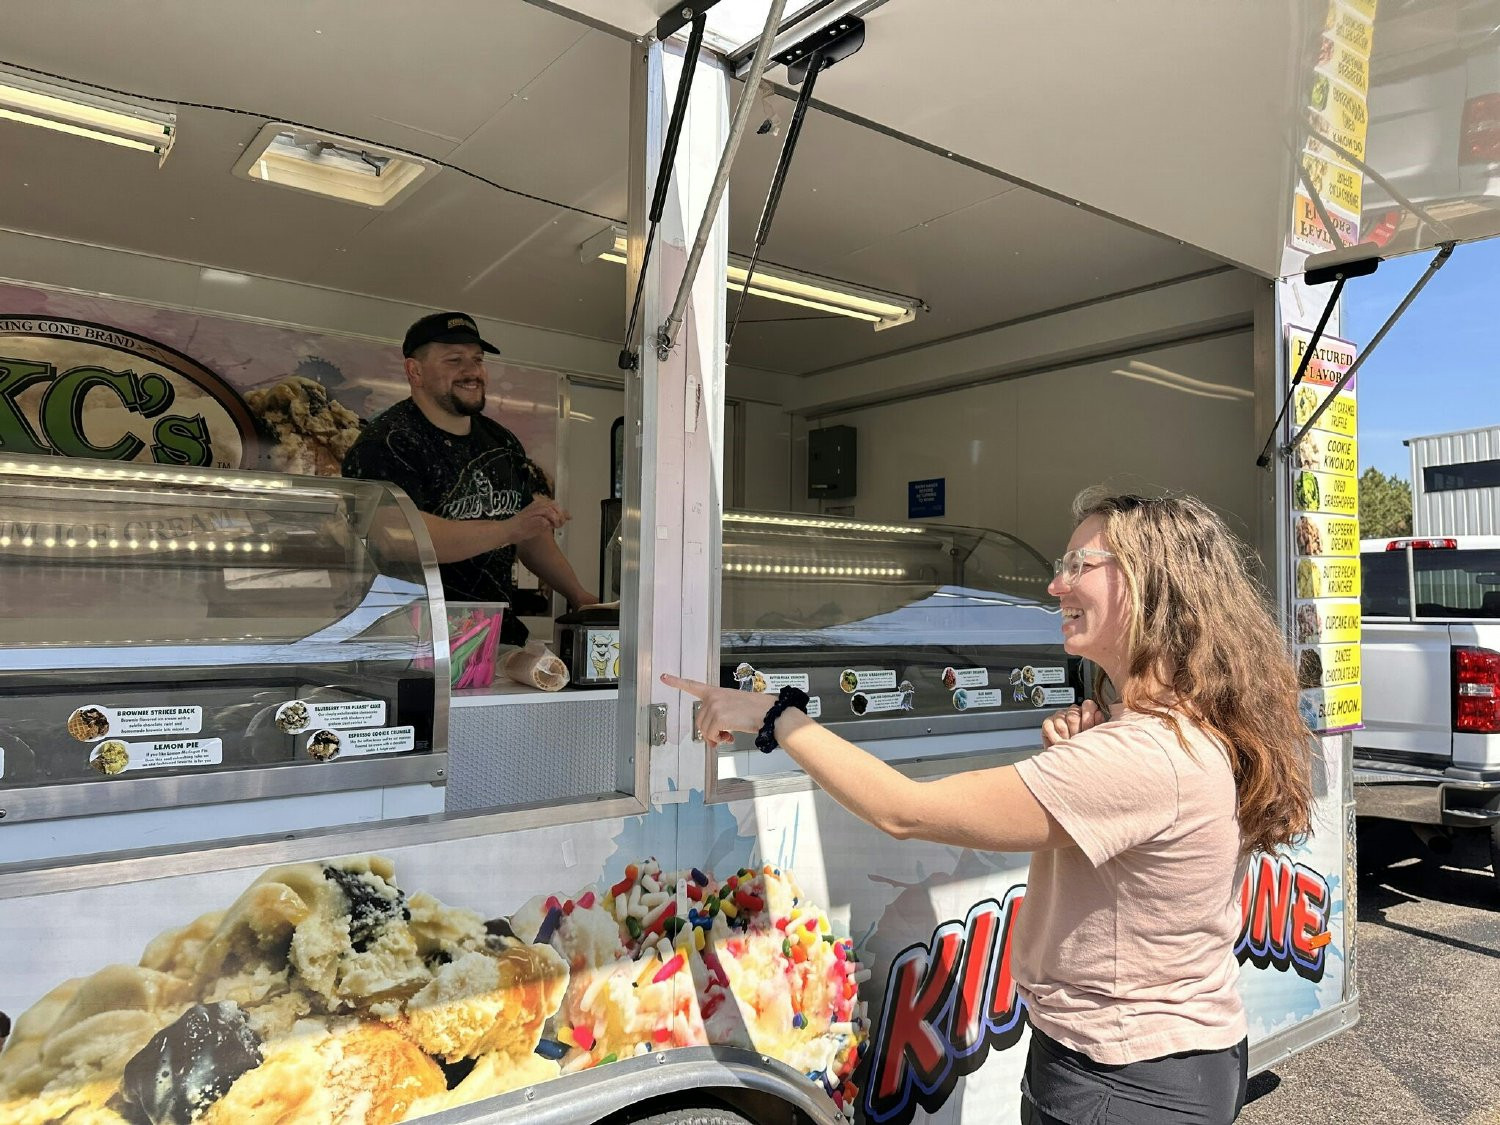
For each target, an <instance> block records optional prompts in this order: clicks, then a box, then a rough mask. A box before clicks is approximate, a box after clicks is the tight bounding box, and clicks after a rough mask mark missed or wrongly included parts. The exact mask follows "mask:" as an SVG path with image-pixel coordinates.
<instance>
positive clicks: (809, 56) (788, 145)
mask: <svg viewBox="0 0 1500 1125" xmlns="http://www.w3.org/2000/svg"><path fill="white" fill-rule="evenodd" d="M864 45H865V21H864V20H862V19H860V18H859V17H858V16H848V17H846V18H844V19H841V20H839V21H838V23H837V24H836V25H834V26H832V27H825V28H821V29H819V30H818V31H817V32H816V33H815V34H813V35H811V36H809V37H808V38H806V39H804V40H802V41H801V42H799V43H797V44H795V45H793V46H791V47H789V48H787V49H786V50H785V51H782V52H781V53H780V54H778V55H776V56H774V58H773V61H774V62H778V63H785V64H786V73H787V80H788V81H790V82H791V84H792V85H793V86H795V85H797V84H798V83H799V82H800V83H801V85H802V90H801V92H800V93H798V95H797V108H796V109H795V110H794V111H793V112H792V120H791V124H790V125H788V126H787V130H786V138H785V139H784V140H783V141H782V142H781V156H780V157H779V158H778V159H777V161H776V171H775V172H774V173H773V174H772V176H771V186H770V188H769V190H768V191H767V192H766V202H765V206H764V207H762V208H761V212H760V225H759V226H758V227H756V229H755V245H754V247H753V248H752V251H751V254H750V264H749V265H748V266H747V267H746V268H745V282H744V286H743V287H742V288H741V289H740V299H739V303H738V304H736V305H735V309H734V321H733V322H732V323H731V324H730V325H729V331H728V332H727V333H726V334H725V336H724V355H725V357H726V358H727V357H728V355H729V349H730V347H731V346H732V345H733V344H734V333H735V329H737V328H738V327H739V326H740V317H741V316H743V315H744V312H745V302H746V301H747V300H748V299H749V297H750V284H751V282H752V281H753V280H754V278H755V267H756V266H757V265H758V264H759V263H760V252H761V250H762V249H763V248H764V247H765V244H766V239H767V238H768V237H770V234H771V223H772V221H773V220H774V219H775V218H776V208H777V206H778V205H779V204H780V203H781V189H782V188H783V187H784V186H785V185H786V177H787V173H788V172H789V171H790V170H791V167H792V155H793V153H795V152H796V150H797V138H798V137H799V136H800V135H801V133H802V121H803V119H804V118H805V117H806V116H807V106H808V103H809V102H811V101H812V96H813V88H814V87H815V86H816V85H817V82H818V75H819V74H821V73H822V72H823V71H825V70H827V69H828V68H829V67H831V66H832V65H833V64H834V63H836V62H842V61H843V60H844V59H847V58H848V57H849V56H850V55H852V54H854V53H855V52H856V51H858V50H859V49H860V48H861V47H863V46H864Z"/></svg>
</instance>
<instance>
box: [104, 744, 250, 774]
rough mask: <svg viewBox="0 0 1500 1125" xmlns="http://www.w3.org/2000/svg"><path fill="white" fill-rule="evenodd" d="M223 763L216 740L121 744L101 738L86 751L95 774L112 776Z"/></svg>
mask: <svg viewBox="0 0 1500 1125" xmlns="http://www.w3.org/2000/svg"><path fill="white" fill-rule="evenodd" d="M223 760H224V743H223V741H222V740H220V739H217V738H193V739H188V740H185V741H180V742H125V741H123V740H121V739H118V738H109V739H105V740H104V741H103V742H101V743H99V744H98V745H96V746H94V747H93V748H92V749H91V750H90V751H89V765H90V766H91V767H92V768H93V769H94V771H95V772H96V773H102V774H104V776H106V777H114V776H115V775H116V774H121V773H124V772H125V771H126V770H182V769H193V768H194V767H197V766H217V765H219V764H220V763H221V762H223Z"/></svg>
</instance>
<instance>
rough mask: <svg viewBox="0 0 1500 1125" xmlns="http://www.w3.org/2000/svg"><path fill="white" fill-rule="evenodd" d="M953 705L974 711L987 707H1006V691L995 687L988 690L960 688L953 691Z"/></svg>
mask: <svg viewBox="0 0 1500 1125" xmlns="http://www.w3.org/2000/svg"><path fill="white" fill-rule="evenodd" d="M953 706H954V708H955V709H956V710H959V711H973V710H977V709H981V708H985V707H1004V706H1005V693H1004V692H1002V691H998V690H996V689H993V688H991V689H988V690H985V689H979V690H970V689H968V688H959V689H958V690H957V691H955V692H954V693H953Z"/></svg>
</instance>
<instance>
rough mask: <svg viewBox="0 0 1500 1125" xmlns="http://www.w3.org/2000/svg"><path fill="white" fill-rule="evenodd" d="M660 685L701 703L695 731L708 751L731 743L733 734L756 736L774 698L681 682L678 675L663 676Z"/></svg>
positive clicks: (691, 682)
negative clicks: (685, 693)
mask: <svg viewBox="0 0 1500 1125" xmlns="http://www.w3.org/2000/svg"><path fill="white" fill-rule="evenodd" d="M661 682H662V683H664V684H666V685H667V686H668V687H674V688H676V689H677V690H678V691H685V692H687V693H688V694H689V695H691V696H694V697H695V698H697V699H698V700H700V701H701V702H702V704H703V706H702V707H700V708H699V709H698V732H699V734H701V735H702V736H703V741H704V742H706V743H708V745H709V747H710V748H712V747H715V746H718V745H720V744H721V743H724V742H732V741H734V732H735V731H744V732H745V733H746V734H758V733H759V732H760V728H761V724H762V723H764V722H765V721H766V712H767V711H769V710H770V709H771V704H773V703H775V702H776V697H775V696H774V695H766V694H765V693H763V692H758V691H737V690H735V689H734V688H721V687H714V686H713V685H712V684H705V683H703V682H701V681H699V680H684V679H682V678H681V677H680V676H668V675H665V674H663V676H662V678H661Z"/></svg>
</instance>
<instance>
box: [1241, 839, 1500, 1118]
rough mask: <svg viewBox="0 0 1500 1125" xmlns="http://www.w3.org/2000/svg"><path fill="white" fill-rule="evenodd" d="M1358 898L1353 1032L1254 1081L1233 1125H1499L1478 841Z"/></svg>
mask: <svg viewBox="0 0 1500 1125" xmlns="http://www.w3.org/2000/svg"><path fill="white" fill-rule="evenodd" d="M1372 828H1373V830H1376V831H1387V830H1389V829H1390V828H1393V829H1394V830H1395V831H1397V832H1401V833H1403V834H1404V833H1406V832H1408V831H1409V830H1406V829H1403V828H1401V826H1386V825H1384V824H1376V825H1373V826H1371V827H1366V828H1365V829H1364V831H1365V832H1369V831H1371V830H1372ZM1403 838H1405V837H1403ZM1382 839H1385V840H1388V839H1389V837H1383V838H1382ZM1377 842H1379V841H1377ZM1405 850H1406V851H1408V852H1413V853H1414V852H1416V851H1417V850H1419V845H1417V844H1416V842H1415V841H1413V842H1412V846H1411V847H1410V848H1406V849H1405ZM1424 850H1425V849H1424ZM1358 890H1359V921H1358V927H1359V929H1358V936H1357V939H1356V940H1357V941H1358V953H1357V955H1356V956H1357V962H1356V966H1355V972H1356V973H1357V975H1358V979H1359V990H1360V1019H1359V1023H1358V1024H1357V1025H1356V1026H1355V1027H1354V1028H1353V1029H1352V1030H1350V1031H1346V1032H1344V1033H1343V1034H1342V1035H1339V1036H1337V1037H1336V1038H1334V1039H1331V1040H1329V1041H1327V1042H1325V1043H1322V1044H1320V1045H1318V1046H1316V1047H1314V1048H1312V1049H1310V1050H1308V1051H1304V1052H1303V1053H1302V1054H1300V1055H1297V1056H1296V1057H1294V1058H1292V1059H1289V1060H1287V1061H1286V1062H1284V1063H1282V1064H1280V1065H1279V1066H1277V1067H1276V1068H1275V1069H1274V1070H1271V1071H1267V1072H1264V1073H1262V1074H1259V1075H1256V1076H1255V1077H1254V1078H1252V1079H1251V1080H1250V1099H1251V1100H1250V1104H1249V1105H1247V1106H1246V1107H1245V1111H1244V1113H1242V1114H1241V1115H1240V1118H1239V1123H1238V1125H1386V1123H1390V1125H1500V883H1497V882H1496V880H1495V879H1494V878H1493V876H1492V875H1491V873H1490V866H1489V852H1488V844H1487V841H1486V838H1485V836H1484V835H1483V834H1482V833H1478V832H1473V833H1467V834H1463V835H1461V837H1460V838H1459V840H1458V842H1457V846H1456V847H1455V849H1454V851H1453V853H1452V854H1451V855H1448V856H1445V857H1441V858H1436V857H1434V858H1407V859H1404V860H1400V861H1398V862H1396V863H1394V864H1393V865H1392V866H1390V867H1388V868H1385V869H1384V870H1382V871H1380V872H1378V873H1376V874H1373V875H1367V876H1366V877H1364V878H1363V879H1362V880H1361V882H1360V886H1359V888H1358Z"/></svg>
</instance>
